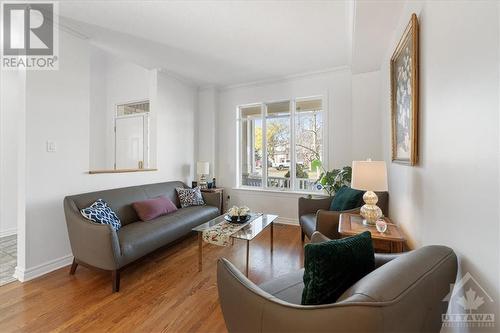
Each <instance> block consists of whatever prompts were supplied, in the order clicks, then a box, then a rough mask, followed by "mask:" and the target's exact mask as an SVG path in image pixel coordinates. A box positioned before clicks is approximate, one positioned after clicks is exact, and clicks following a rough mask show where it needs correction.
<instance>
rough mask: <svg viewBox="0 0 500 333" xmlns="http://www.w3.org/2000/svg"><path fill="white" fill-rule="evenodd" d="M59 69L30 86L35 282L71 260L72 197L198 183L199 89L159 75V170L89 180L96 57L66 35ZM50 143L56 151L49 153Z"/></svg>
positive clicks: (30, 264) (32, 79)
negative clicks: (67, 214)
mask: <svg viewBox="0 0 500 333" xmlns="http://www.w3.org/2000/svg"><path fill="white" fill-rule="evenodd" d="M60 38H61V40H60V57H59V59H60V66H59V70H58V71H32V72H29V73H28V75H27V84H26V133H27V136H26V140H27V141H26V156H27V161H26V165H27V170H26V193H27V198H26V259H25V260H24V261H23V262H20V263H19V265H18V272H17V274H18V277H19V278H20V279H21V280H23V279H30V278H32V277H34V276H37V275H39V274H43V273H45V272H47V271H48V270H51V269H55V268H58V267H60V266H62V265H65V264H68V263H69V260H70V259H71V249H70V246H69V241H68V235H67V229H66V223H65V219H64V214H63V207H62V201H63V198H64V197H65V196H66V195H71V194H77V193H83V192H86V191H93V190H101V189H108V188H116V187H124V186H129V185H138V184H147V183H155V182H163V181H169V180H183V181H186V182H188V181H191V179H192V176H193V173H192V171H191V170H190V166H192V165H193V163H194V140H195V139H194V130H195V123H194V122H195V113H196V89H195V88H194V87H191V86H189V85H187V84H185V83H182V82H179V81H178V80H176V79H174V78H171V77H169V76H168V75H166V74H163V73H160V74H158V78H157V79H158V86H157V92H156V94H155V95H157V96H155V98H157V99H158V101H157V102H156V103H157V104H158V105H157V109H158V142H159V145H158V146H159V149H158V171H157V172H138V173H128V174H102V175H89V174H88V173H87V171H88V168H89V156H90V153H89V142H90V140H89V133H90V130H89V127H90V122H89V114H90V111H89V110H90V102H89V100H90V98H89V96H90V91H89V81H90V51H89V44H88V41H86V40H81V39H78V38H75V37H73V36H71V35H69V34H67V33H66V32H61V33H60ZM47 139H51V140H54V141H55V142H56V144H57V151H56V152H54V153H48V152H46V149H45V142H46V140H47Z"/></svg>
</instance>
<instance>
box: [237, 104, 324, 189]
mask: <svg viewBox="0 0 500 333" xmlns="http://www.w3.org/2000/svg"><path fill="white" fill-rule="evenodd" d="M315 99H321V105H322V111H323V119H322V126H323V130H322V133H321V135H322V141H323V151H322V153H321V159H322V164H323V168H325V169H326V170H328V164H329V149H328V147H329V144H330V142H329V136H328V132H329V131H328V129H329V112H328V102H327V98H326V95H312V96H308V97H298V98H297V97H296V98H288V99H278V100H272V101H267V102H260V103H249V104H241V105H238V106H237V107H236V124H237V126H236V138H237V143H236V156H237V158H236V161H237V162H238V164H237V166H236V187H234V188H233V189H235V190H249V191H262V192H269V193H290V194H311V195H317V196H322V195H323V193H321V192H311V191H300V190H297V189H295V187H296V170H295V169H296V165H295V159H296V147H295V138H296V131H295V130H296V129H295V118H296V104H297V101H308V100H315ZM279 102H289V103H290V151H291V152H292V153H291V156H290V169H289V170H290V188H281V189H279V188H273V187H268V186H267V162H268V161H267V160H268V158H267V135H266V115H267V105H268V104H272V103H279ZM255 106H260V108H261V118H260V119H261V120H262V181H261V186H260V187H257V186H248V185H242V172H241V171H242V169H241V166H242V165H241V163H242V161H243V156H242V152H241V147H240V146H241V134H242V133H241V121H242V118H241V109H242V108H248V107H255ZM247 135H248V133H247Z"/></svg>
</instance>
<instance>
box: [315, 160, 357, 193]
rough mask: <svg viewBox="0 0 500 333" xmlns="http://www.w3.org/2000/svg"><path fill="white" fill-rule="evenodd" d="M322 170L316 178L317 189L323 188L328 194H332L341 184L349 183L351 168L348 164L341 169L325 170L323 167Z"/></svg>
mask: <svg viewBox="0 0 500 333" xmlns="http://www.w3.org/2000/svg"><path fill="white" fill-rule="evenodd" d="M320 167H321V168H322V169H323V172H322V173H321V174H320V176H319V177H318V180H316V182H315V184H316V188H317V189H319V190H325V192H326V193H328V195H329V196H332V195H334V194H335V193H336V192H337V191H338V190H339V189H340V188H341V187H342V186H344V185H346V186H350V185H351V177H352V168H351V167H350V166H345V167H343V168H342V169H333V170H330V171H327V170H325V169H324V168H323V166H322V165H320Z"/></svg>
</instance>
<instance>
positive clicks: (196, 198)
mask: <svg viewBox="0 0 500 333" xmlns="http://www.w3.org/2000/svg"><path fill="white" fill-rule="evenodd" d="M175 190H176V191H177V195H178V196H179V201H180V202H181V207H182V208H186V207H190V206H202V205H204V204H205V201H203V197H202V196H201V191H200V188H199V187H195V188H182V187H177V188H176V189H175Z"/></svg>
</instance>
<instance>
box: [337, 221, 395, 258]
mask: <svg viewBox="0 0 500 333" xmlns="http://www.w3.org/2000/svg"><path fill="white" fill-rule="evenodd" d="M384 220H385V221H386V222H387V230H386V231H385V232H384V233H380V232H378V231H377V228H376V227H375V226H367V225H364V224H363V217H362V216H361V215H358V214H350V213H344V214H340V220H339V234H340V235H341V236H342V238H344V237H349V236H354V235H357V234H360V233H362V232H364V231H369V232H370V233H371V234H372V240H373V248H374V250H375V252H379V253H380V252H381V253H397V252H403V251H404V243H405V237H404V236H403V233H402V232H401V230H400V229H399V227H398V226H397V225H395V224H394V223H392V222H391V220H389V219H388V218H387V217H384Z"/></svg>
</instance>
